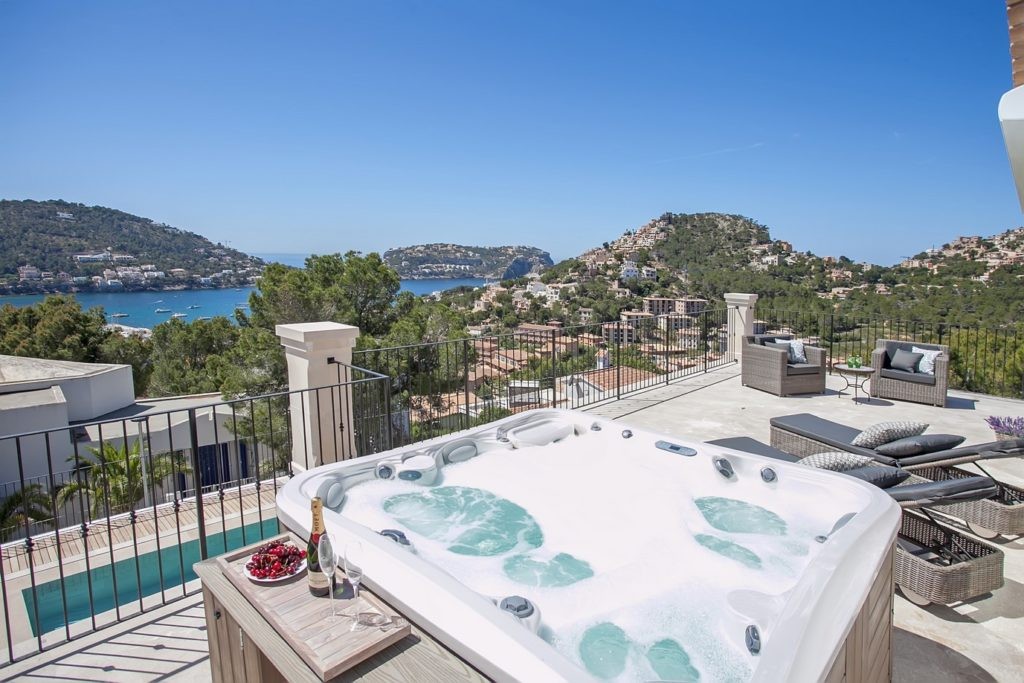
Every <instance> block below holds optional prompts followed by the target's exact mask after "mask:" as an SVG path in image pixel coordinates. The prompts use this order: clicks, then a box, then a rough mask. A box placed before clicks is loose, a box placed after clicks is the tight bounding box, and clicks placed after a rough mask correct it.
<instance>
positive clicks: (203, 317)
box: [196, 315, 213, 320]
mask: <svg viewBox="0 0 1024 683" xmlns="http://www.w3.org/2000/svg"><path fill="white" fill-rule="evenodd" d="M196 320H213V318H211V317H210V316H208V315H203V316H200V317H198V318H196Z"/></svg>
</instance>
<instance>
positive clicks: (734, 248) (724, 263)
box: [445, 213, 1024, 331]
mask: <svg viewBox="0 0 1024 683" xmlns="http://www.w3.org/2000/svg"><path fill="white" fill-rule="evenodd" d="M1021 277H1024V228H1016V229H1013V230H1009V231H1006V232H1004V233H1002V234H1000V235H996V236H993V237H988V238H983V237H960V238H957V239H956V240H954V241H953V242H951V243H950V244H947V245H944V246H943V247H942V248H941V249H932V250H928V251H925V252H922V253H921V254H919V255H917V256H915V257H914V258H912V259H906V260H904V261H903V262H902V263H899V264H897V265H895V266H891V267H886V266H880V265H877V264H872V263H868V262H864V261H861V262H855V261H853V260H852V259H850V258H847V257H846V256H842V255H838V256H833V255H824V256H819V255H816V254H813V253H811V252H809V251H798V250H797V249H795V248H794V245H793V244H792V243H791V242H789V241H786V240H782V239H775V238H773V237H772V235H771V233H770V231H769V229H768V228H767V227H766V226H764V225H762V224H760V223H758V222H756V221H754V220H752V219H750V218H747V217H744V216H738V215H733V214H722V213H700V214H674V213H666V214H663V215H661V216H659V217H658V218H655V219H653V220H651V221H649V222H647V223H645V224H643V225H641V226H639V227H637V228H634V229H629V230H626V231H625V232H624V233H623V234H622V235H620V236H619V237H617V238H615V239H613V240H610V241H607V242H604V243H602V244H601V245H600V246H596V247H593V248H590V249H587V250H586V251H584V252H583V253H581V254H580V255H579V256H577V257H575V258H571V259H567V260H565V261H562V262H561V263H558V264H556V265H554V266H552V267H551V268H548V269H546V270H545V271H544V272H543V273H541V274H536V273H532V274H530V275H528V276H526V277H523V278H516V279H512V280H506V281H504V282H500V283H494V284H490V285H487V286H486V287H483V288H479V289H477V290H475V291H461V292H460V291H456V292H451V293H448V294H446V295H445V300H446V301H449V302H450V303H451V304H452V305H453V307H454V308H456V309H458V310H462V311H463V312H464V313H465V314H466V315H467V318H468V320H469V322H470V325H471V329H473V330H474V331H500V330H509V329H514V328H515V327H516V326H517V325H518V324H520V323H523V322H532V323H547V322H549V321H557V322H560V323H563V324H566V325H572V324H586V323H589V322H591V321H604V322H607V321H614V320H617V319H620V318H621V317H622V316H623V315H625V314H631V313H634V312H636V313H644V312H647V311H648V308H649V307H650V305H648V304H647V303H646V302H647V301H648V300H657V299H663V300H666V301H687V300H700V301H705V302H708V305H709V306H712V307H715V306H720V305H721V302H722V300H723V296H724V294H725V292H728V291H744V292H757V293H758V294H759V296H760V297H761V301H762V305H763V306H770V307H774V308H777V309H784V310H801V311H806V312H836V313H846V314H864V315H886V316H895V317H901V318H907V319H924V320H932V319H934V317H935V315H936V313H937V312H938V314H939V315H941V316H943V318H944V319H946V318H948V317H950V316H954V315H956V316H958V319H959V320H960V321H963V322H965V323H975V324H976V323H985V324H990V323H991V324H1002V323H1003V322H1004V321H1008V320H1013V319H1019V315H1020V314H1024V293H1022V292H1021V289H1022V288H1020V287H1019V286H1017V285H1018V284H1019V279H1020V278H1021ZM652 305H653V306H655V307H656V308H657V307H659V306H661V304H652ZM1014 316H1017V318H1015V317H1014Z"/></svg>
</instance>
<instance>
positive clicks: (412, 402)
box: [353, 309, 735, 445]
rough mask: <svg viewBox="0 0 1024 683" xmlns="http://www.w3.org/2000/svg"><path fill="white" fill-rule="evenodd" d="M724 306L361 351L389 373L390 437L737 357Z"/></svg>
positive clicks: (669, 376)
mask: <svg viewBox="0 0 1024 683" xmlns="http://www.w3.org/2000/svg"><path fill="white" fill-rule="evenodd" d="M734 360H735V359H734V357H733V354H732V353H731V352H730V351H729V346H728V320H727V312H726V310H724V309H713V310H712V309H708V310H699V311H693V312H691V313H688V314H682V313H680V314H669V315H659V316H653V315H652V316H647V315H637V316H634V317H633V318H632V319H629V320H617V321H614V322H609V323H592V324H584V325H574V326H568V327H561V328H558V329H552V328H551V327H550V326H531V325H521V326H520V327H519V328H517V330H516V331H515V332H511V333H507V334H501V335H493V336H485V337H473V338H466V339H456V340H448V341H440V342H434V343H426V344H414V345H409V346H399V347H389V348H372V349H363V350H360V351H356V352H355V353H354V354H353V362H354V363H355V364H357V365H359V366H361V367H365V368H370V369H372V370H374V371H376V372H378V373H381V374H384V375H387V376H389V377H391V392H392V395H391V396H390V407H389V411H388V414H389V415H390V420H391V425H392V444H393V445H400V444H404V443H410V442H415V441H419V440H422V439H428V438H432V437H436V436H441V435H444V434H448V433H451V432H455V431H458V430H461V429H466V428H468V427H472V426H474V425H477V424H483V423H486V422H491V421H493V420H495V419H498V418H500V417H503V416H505V415H509V414H512V413H516V412H520V411H523V410H528V409H531V408H544V407H561V408H582V407H585V406H589V405H593V404H595V403H599V402H602V401H607V400H613V399H617V398H621V397H623V396H625V395H629V394H632V393H634V392H637V391H642V390H645V389H650V388H653V387H656V386H658V385H663V384H667V383H668V382H670V381H672V380H673V379H677V378H680V377H684V376H687V375H691V374H695V373H701V372H706V371H707V370H709V369H712V368H715V367H718V366H721V365H725V364H728V363H732V362H734Z"/></svg>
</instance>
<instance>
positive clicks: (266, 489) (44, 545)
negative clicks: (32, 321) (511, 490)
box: [0, 363, 391, 661]
mask: <svg viewBox="0 0 1024 683" xmlns="http://www.w3.org/2000/svg"><path fill="white" fill-rule="evenodd" d="M336 365H337V371H338V381H337V383H336V384H333V385H330V386H324V387H319V388H314V389H308V390H302V391H285V392H279V393H275V394H268V395H264V396H256V397H247V396H246V397H240V398H236V399H233V400H223V401H217V402H204V401H195V402H193V404H192V405H187V407H179V408H176V409H170V410H146V409H144V406H142V405H140V404H136V405H135V406H133V407H132V410H125V411H123V412H124V413H125V415H124V416H123V417H117V418H114V419H107V420H102V421H96V422H89V423H82V424H75V425H70V426H67V427H62V428H55V429H47V430H39V431H32V432H25V433H21V434H16V435H9V436H2V437H0V464H2V466H3V468H4V469H5V470H6V471H7V472H11V473H13V474H15V475H16V480H14V481H9V482H7V483H6V484H3V485H2V486H0V496H2V497H0V534H2V535H3V541H4V543H3V545H2V549H0V599H2V601H3V612H4V620H3V624H2V628H3V631H4V640H5V641H6V653H5V654H6V657H5V659H6V660H7V661H14V660H16V659H19V658H21V657H24V656H27V655H30V654H34V653H36V652H39V651H42V650H44V649H47V648H49V647H51V646H53V645H55V644H58V643H60V642H65V641H68V640H71V639H73V638H75V637H78V636H80V635H83V634H85V633H88V632H91V631H94V630H96V629H99V628H102V627H104V626H107V625H110V624H113V623H117V622H119V621H121V620H123V619H125V618H128V617H130V616H134V615H136V614H139V613H141V612H145V611H148V610H150V609H154V608H156V607H159V606H162V605H165V604H167V603H169V602H173V601H174V600H178V599H181V598H183V597H186V596H188V595H191V594H193V593H194V592H196V591H197V590H198V587H197V584H195V583H194V582H193V581H192V580H193V579H195V575H194V574H193V573H192V564H193V563H195V562H197V561H199V560H201V559H206V558H207V557H211V556H215V555H219V554H221V553H223V552H226V551H227V550H229V549H232V548H237V547H241V546H243V545H246V544H248V543H252V542H254V541H257V540H259V539H262V538H265V537H267V536H269V535H273V534H276V533H278V532H279V531H280V527H279V525H278V521H277V516H276V508H275V498H276V493H277V489H278V487H279V486H280V485H282V484H283V482H284V481H286V480H287V479H288V478H289V477H290V476H291V475H292V469H293V465H298V466H302V467H306V468H308V467H314V466H316V465H319V464H322V463H323V462H331V461H334V460H336V459H345V458H351V457H356V456H359V455H364V454H367V453H371V452H375V451H378V450H382V449H384V448H386V447H388V446H389V445H390V443H391V439H390V433H389V430H388V429H387V421H386V420H383V419H382V417H383V416H387V415H389V414H390V411H389V409H388V407H387V402H388V400H389V398H390V393H391V392H390V388H389V387H390V380H389V378H388V377H386V376H383V375H380V374H378V373H375V372H372V371H369V370H364V369H362V368H357V367H353V366H350V365H345V364H343V363H336ZM187 401H188V400H187V398H186V399H177V400H176V404H177V405H179V406H180V405H181V404H182V403H186V404H187ZM378 402H379V405H378V404H377V403H378ZM197 491H198V492H199V495H198V496H197V495H196V492H197ZM0 642H3V641H0Z"/></svg>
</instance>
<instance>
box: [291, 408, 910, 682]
mask: <svg viewBox="0 0 1024 683" xmlns="http://www.w3.org/2000/svg"><path fill="white" fill-rule="evenodd" d="M313 495H320V496H321V497H323V498H324V499H325V505H326V506H327V507H328V510H327V511H326V512H325V517H326V519H325V521H326V524H327V528H328V531H330V532H332V533H335V534H337V535H338V536H339V537H340V538H339V540H340V541H341V542H340V543H339V544H338V547H339V548H340V547H343V544H344V539H345V538H350V537H359V538H360V539H361V540H362V541H363V544H364V547H365V549H366V555H367V556H366V558H365V561H364V564H365V567H364V569H365V571H366V575H365V577H366V578H365V580H366V582H367V583H368V585H370V586H371V587H372V588H374V589H376V590H379V591H380V592H381V593H382V594H384V595H385V597H386V598H387V599H389V600H390V601H392V602H393V603H394V604H395V605H396V606H397V607H399V609H401V610H402V611H404V612H405V613H406V614H407V615H409V616H410V617H412V618H413V619H414V620H415V621H417V622H418V623H419V624H420V625H421V626H422V627H424V628H426V629H427V630H429V631H430V632H431V633H432V634H433V635H434V636H435V637H437V638H438V639H440V640H442V642H445V644H447V645H448V646H449V647H452V648H453V649H454V650H455V651H456V652H457V653H458V654H460V655H461V656H463V657H464V658H466V659H467V660H468V661H470V662H471V663H472V664H474V665H475V666H477V667H478V668H480V669H481V670H482V671H483V672H484V673H486V674H488V675H490V676H492V677H495V678H499V679H519V680H552V679H559V680H587V679H590V678H593V677H596V678H601V679H609V680H612V679H614V680H623V681H625V680H655V679H671V680H816V679H819V678H822V677H823V676H824V675H825V674H826V673H828V671H829V667H830V666H832V664H833V663H834V662H835V661H836V660H837V657H838V655H839V653H840V651H841V650H843V648H844V642H845V639H846V637H847V634H848V632H849V631H850V629H851V628H852V625H853V623H854V620H855V619H856V618H857V616H858V614H859V612H860V610H861V608H862V606H863V603H865V601H866V599H867V596H868V593H869V590H870V589H871V588H872V585H873V583H874V581H875V578H876V575H880V573H881V572H882V571H883V565H884V563H885V562H886V558H887V557H888V556H889V549H890V548H891V546H892V542H893V538H894V536H895V532H896V527H897V525H898V522H899V517H900V515H899V509H898V507H897V506H896V505H895V504H894V503H893V502H892V500H891V499H890V498H889V497H888V496H886V495H884V494H883V493H881V492H880V491H878V490H877V489H874V488H872V487H869V486H866V485H863V484H862V483H860V482H857V481H854V480H852V479H850V478H847V477H841V476H838V475H835V474H833V473H826V472H821V471H815V470H812V469H810V468H807V467H802V466H799V465H792V464H789V463H779V462H777V461H770V460H766V459H764V458H760V457H758V456H752V455H749V454H742V453H739V452H736V451H730V450H728V449H724V448H720V447H716V446H711V445H707V444H700V443H693V442H687V441H685V440H680V439H675V438H666V437H662V436H659V435H657V434H653V433H650V432H646V431H643V430H639V429H631V428H628V427H627V426H625V425H623V424H621V423H615V422H612V421H609V420H604V419H600V418H594V417H592V416H589V415H586V414H582V413H573V412H569V411H556V410H540V411H532V412H530V413H526V414H523V415H520V416H515V417H512V418H506V419H505V420H501V421H499V422H497V423H493V424H492V425H489V426H488V427H486V428H482V429H479V430H474V431H471V432H464V433H461V434H458V435H455V436H452V437H447V438H443V439H438V440H434V441H431V442H426V443H423V444H417V445H416V446H414V447H410V448H405V449H401V450H397V451H393V452H389V453H385V454H381V455H378V456H373V457H371V458H362V459H359V460H356V461H349V462H346V463H340V464H337V465H329V466H325V467H321V468H317V469H315V470H312V471H310V472H306V473H304V474H301V475H299V476H297V477H295V478H294V479H293V480H292V481H290V482H289V483H288V484H287V485H286V486H285V487H284V488H283V489H282V490H281V491H280V492H279V494H278V514H279V515H280V516H281V518H282V521H284V522H285V523H286V524H287V525H288V526H290V527H292V528H293V529H294V530H296V531H298V532H300V533H306V531H307V529H308V525H309V520H308V517H309V512H308V510H309V500H310V498H311V497H312V496H313ZM382 529H397V530H399V531H401V532H403V533H404V535H405V537H406V538H407V539H408V540H409V541H410V542H411V545H410V546H402V545H400V544H398V543H394V542H393V541H391V540H389V539H387V538H385V537H384V536H381V535H380V534H378V533H376V532H379V531H380V530H382ZM407 548H411V550H412V552H410V551H409V550H408V549H407ZM510 596H517V597H516V598H515V599H513V600H511V601H509V600H503V598H508V597H510ZM520 598H525V600H521V599H520ZM503 602H504V604H505V606H506V607H508V608H510V609H506V610H503V609H501V607H500V606H501V605H502V603H503ZM524 626H526V628H524Z"/></svg>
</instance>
